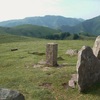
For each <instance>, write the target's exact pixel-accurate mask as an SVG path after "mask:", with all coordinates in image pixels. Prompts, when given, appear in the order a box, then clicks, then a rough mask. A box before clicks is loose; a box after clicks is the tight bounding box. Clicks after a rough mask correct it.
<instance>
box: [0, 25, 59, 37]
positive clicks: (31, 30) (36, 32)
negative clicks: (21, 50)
mask: <svg viewBox="0 0 100 100" xmlns="http://www.w3.org/2000/svg"><path fill="white" fill-rule="evenodd" d="M57 32H59V31H57V30H54V29H51V28H48V27H43V26H36V25H20V26H16V27H11V28H10V27H0V33H1V34H6V33H8V34H12V35H19V36H28V37H41V38H42V37H45V36H46V35H50V34H54V33H57Z"/></svg>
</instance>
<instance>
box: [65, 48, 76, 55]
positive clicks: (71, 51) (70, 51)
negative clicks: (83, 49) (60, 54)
mask: <svg viewBox="0 0 100 100" xmlns="http://www.w3.org/2000/svg"><path fill="white" fill-rule="evenodd" d="M65 54H67V55H70V56H75V55H77V54H78V50H76V49H75V50H73V49H69V50H67V51H66V53H65Z"/></svg>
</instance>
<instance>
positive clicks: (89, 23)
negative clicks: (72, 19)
mask: <svg viewBox="0 0 100 100" xmlns="http://www.w3.org/2000/svg"><path fill="white" fill-rule="evenodd" d="M60 30H62V31H63V32H71V33H81V32H87V33H91V34H94V35H100V16H98V17H95V18H92V19H89V20H86V21H84V22H82V23H80V24H78V25H76V26H66V25H64V26H61V27H60Z"/></svg>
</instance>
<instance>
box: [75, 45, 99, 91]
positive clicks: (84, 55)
mask: <svg viewBox="0 0 100 100" xmlns="http://www.w3.org/2000/svg"><path fill="white" fill-rule="evenodd" d="M77 73H78V86H79V90H80V92H84V91H86V90H87V89H88V88H89V87H91V86H92V85H93V84H95V83H98V82H100V60H98V58H97V57H95V55H94V54H93V51H92V49H91V48H90V47H86V46H83V47H82V49H81V50H80V51H79V54H78V61H77Z"/></svg>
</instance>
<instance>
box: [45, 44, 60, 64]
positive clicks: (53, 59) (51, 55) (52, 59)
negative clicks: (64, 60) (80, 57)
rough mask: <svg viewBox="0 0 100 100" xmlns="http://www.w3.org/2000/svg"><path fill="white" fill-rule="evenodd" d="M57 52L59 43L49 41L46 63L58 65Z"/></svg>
mask: <svg viewBox="0 0 100 100" xmlns="http://www.w3.org/2000/svg"><path fill="white" fill-rule="evenodd" d="M57 52H58V44H56V43H48V44H47V45H46V65H47V66H57V65H58V64H57Z"/></svg>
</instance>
